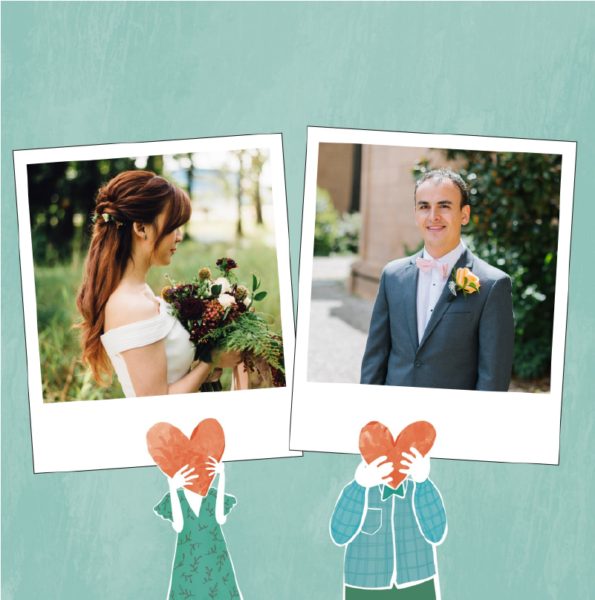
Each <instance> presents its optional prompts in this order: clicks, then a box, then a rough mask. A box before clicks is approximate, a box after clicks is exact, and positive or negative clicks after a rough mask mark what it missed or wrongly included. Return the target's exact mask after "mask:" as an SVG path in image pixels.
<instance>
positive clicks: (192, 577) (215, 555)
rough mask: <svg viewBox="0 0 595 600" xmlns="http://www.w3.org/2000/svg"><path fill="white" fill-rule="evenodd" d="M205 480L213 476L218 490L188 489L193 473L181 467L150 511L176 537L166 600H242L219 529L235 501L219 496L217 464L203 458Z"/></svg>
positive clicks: (221, 486) (220, 468) (220, 466)
mask: <svg viewBox="0 0 595 600" xmlns="http://www.w3.org/2000/svg"><path fill="white" fill-rule="evenodd" d="M209 459H210V461H208V462H207V463H206V464H207V467H206V470H207V471H209V474H208V476H210V477H213V476H214V475H215V474H219V482H218V487H217V489H215V488H214V487H212V486H211V487H209V490H208V492H207V494H206V496H200V495H199V494H197V493H196V492H191V491H190V490H188V489H187V488H188V486H191V485H192V480H196V479H198V478H199V475H192V472H193V471H194V468H191V469H190V468H188V465H186V466H185V467H182V468H181V469H180V470H179V471H178V472H177V473H176V474H175V475H174V476H173V477H171V478H170V477H168V478H167V479H168V482H169V492H167V494H165V496H164V497H163V498H162V500H161V502H160V503H159V504H158V505H157V506H155V508H154V509H153V510H154V511H155V512H156V513H157V514H158V515H159V516H160V517H162V518H163V519H166V520H168V521H171V524H172V527H173V528H174V530H175V531H176V532H177V534H178V537H177V542H176V550H175V556H174V562H173V566H172V574H171V581H170V585H169V595H168V596H167V597H168V600H188V599H191V598H192V599H195V600H234V599H235V598H239V599H241V598H242V594H241V592H240V590H239V588H238V584H237V582H236V578H235V572H234V569H233V564H232V562H231V557H230V556H229V552H228V551H227V545H226V543H225V537H224V535H223V530H222V529H221V526H222V525H223V524H224V523H225V521H226V520H227V515H228V514H229V511H230V510H231V509H232V508H233V506H234V505H235V504H236V502H237V500H236V499H235V498H234V497H233V496H230V495H229V494H226V493H225V469H224V465H223V463H222V462H217V461H216V460H215V459H214V458H211V457H209Z"/></svg>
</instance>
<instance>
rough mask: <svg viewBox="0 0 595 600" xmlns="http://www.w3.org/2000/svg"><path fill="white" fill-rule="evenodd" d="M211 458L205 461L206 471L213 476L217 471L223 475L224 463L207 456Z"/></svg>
mask: <svg viewBox="0 0 595 600" xmlns="http://www.w3.org/2000/svg"><path fill="white" fill-rule="evenodd" d="M209 458H210V459H211V460H210V461H209V460H208V461H207V463H206V464H207V465H208V466H207V471H210V473H209V477H214V476H215V475H216V474H217V473H218V474H219V475H223V474H224V473H225V465H224V464H223V463H222V462H217V461H216V460H215V459H214V458H213V457H212V456H209Z"/></svg>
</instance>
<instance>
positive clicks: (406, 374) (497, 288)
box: [361, 169, 514, 392]
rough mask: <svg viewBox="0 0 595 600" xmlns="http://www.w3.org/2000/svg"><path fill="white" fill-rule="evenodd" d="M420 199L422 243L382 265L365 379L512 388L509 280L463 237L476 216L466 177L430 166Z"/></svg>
mask: <svg viewBox="0 0 595 600" xmlns="http://www.w3.org/2000/svg"><path fill="white" fill-rule="evenodd" d="M414 202H415V223H416V225H417V227H418V228H419V230H420V232H421V235H422V237H423V239H424V249H423V250H422V251H421V252H418V253H417V254H415V255H414V256H411V257H408V258H401V259H399V260H395V261H393V262H391V263H389V264H388V265H387V266H386V267H385V268H384V270H383V271H382V276H381V278H380V288H379V290H378V295H377V297H376V303H375V305H374V311H373V313H372V320H371V323H370V331H369V334H368V342H367V345H366V351H365V354H364V358H363V362H362V374H361V383H364V384H370V385H398V386H408V387H426V388H447V389H458V390H483V391H500V392H506V391H508V387H509V385H510V378H511V372H512V358H513V351H514V315H513V310H512V287H511V281H510V277H509V276H508V275H506V273H504V272H502V271H500V270H499V269H496V268H495V267H492V266H491V265H489V264H488V263H486V262H485V261H483V260H481V259H480V258H478V257H477V256H475V255H474V254H473V253H472V252H471V251H470V250H469V249H468V248H467V247H466V246H465V244H464V243H463V241H462V240H461V227H462V226H463V225H466V224H467V223H468V222H469V218H470V206H469V196H468V192H467V188H466V186H465V182H464V181H463V180H462V179H461V177H460V176H459V175H457V174H456V173H454V172H453V171H451V170H450V169H446V170H442V169H440V170H435V171H430V172H429V173H426V174H425V175H424V176H423V177H422V178H421V179H420V180H419V181H418V182H417V184H416V186H415V193H414Z"/></svg>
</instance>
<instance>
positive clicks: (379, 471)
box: [355, 456, 393, 488]
mask: <svg viewBox="0 0 595 600" xmlns="http://www.w3.org/2000/svg"><path fill="white" fill-rule="evenodd" d="M386 458H387V457H386V456H379V457H378V458H377V459H376V460H373V461H372V462H371V463H370V464H369V465H368V464H367V463H366V462H365V461H362V462H361V463H360V465H359V466H358V467H357V470H356V471H355V481H357V483H359V484H360V485H361V486H362V487H365V488H371V487H374V486H375V485H382V484H383V483H390V482H391V481H392V480H393V478H392V477H388V475H389V474H390V473H392V470H393V463H392V462H387V463H384V464H382V465H381V464H380V463H382V462H384V461H385V460H386Z"/></svg>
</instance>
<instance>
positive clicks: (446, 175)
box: [413, 169, 469, 208]
mask: <svg viewBox="0 0 595 600" xmlns="http://www.w3.org/2000/svg"><path fill="white" fill-rule="evenodd" d="M429 179H436V180H437V181H444V180H445V179H450V180H451V181H452V182H453V183H454V184H455V185H456V186H457V187H458V188H459V191H460V192H461V208H463V206H468V205H469V192H468V191H467V185H466V184H465V182H464V181H463V178H462V177H461V176H460V175H459V174H458V173H455V172H454V171H451V169H434V170H433V171H428V172H427V173H426V174H425V175H424V176H423V177H422V178H420V179H418V180H417V182H416V184H415V190H414V192H413V203H414V204H416V203H417V197H416V196H417V188H418V187H419V186H420V185H421V184H422V183H425V182H426V181H428V180H429Z"/></svg>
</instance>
